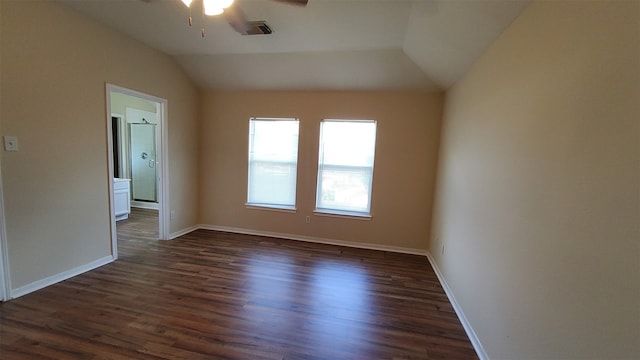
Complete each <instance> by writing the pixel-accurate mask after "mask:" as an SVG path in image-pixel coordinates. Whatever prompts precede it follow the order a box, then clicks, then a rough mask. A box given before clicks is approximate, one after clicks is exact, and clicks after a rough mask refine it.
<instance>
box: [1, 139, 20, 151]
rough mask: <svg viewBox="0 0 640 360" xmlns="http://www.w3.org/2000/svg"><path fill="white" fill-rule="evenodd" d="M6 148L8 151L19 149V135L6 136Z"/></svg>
mask: <svg viewBox="0 0 640 360" xmlns="http://www.w3.org/2000/svg"><path fill="white" fill-rule="evenodd" d="M4 149H5V150H6V151H18V137H17V136H5V137H4Z"/></svg>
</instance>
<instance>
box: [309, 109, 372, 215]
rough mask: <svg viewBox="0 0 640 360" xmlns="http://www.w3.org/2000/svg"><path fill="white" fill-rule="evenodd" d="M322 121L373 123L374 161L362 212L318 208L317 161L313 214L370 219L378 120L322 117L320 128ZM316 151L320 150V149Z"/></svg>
mask: <svg viewBox="0 0 640 360" xmlns="http://www.w3.org/2000/svg"><path fill="white" fill-rule="evenodd" d="M323 122H351V123H358V122H360V123H373V124H375V126H376V135H375V137H376V139H375V142H374V149H373V152H374V162H373V164H372V166H371V183H370V184H369V186H370V193H369V209H368V211H367V212H363V211H352V210H337V209H329V208H318V207H317V206H318V197H319V196H320V189H321V186H322V181H321V180H320V163H318V170H317V174H316V176H317V179H316V199H315V206H316V207H315V209H314V210H313V212H314V214H315V215H319V216H330V217H341V218H352V219H362V220H370V219H371V218H372V215H371V205H372V202H373V174H374V168H375V153H376V146H375V143H377V140H378V139H377V138H378V121H377V120H371V119H322V120H321V121H320V129H322V123H323ZM320 132H322V130H320ZM318 151H321V150H320V149H319V150H318ZM323 166H324V167H327V165H323ZM328 167H335V168H353V169H360V168H367V169H369V167H368V166H366V167H363V166H348V165H328Z"/></svg>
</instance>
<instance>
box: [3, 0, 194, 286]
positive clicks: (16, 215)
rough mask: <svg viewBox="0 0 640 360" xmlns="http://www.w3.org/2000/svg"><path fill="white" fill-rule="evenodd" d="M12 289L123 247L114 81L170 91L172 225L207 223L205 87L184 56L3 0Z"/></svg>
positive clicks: (60, 12)
mask: <svg viewBox="0 0 640 360" xmlns="http://www.w3.org/2000/svg"><path fill="white" fill-rule="evenodd" d="M0 4H1V5H0V6H2V11H1V16H2V18H1V26H2V28H1V41H2V54H1V56H2V58H1V66H2V68H1V74H2V84H1V91H2V100H1V103H2V104H1V107H0V109H1V111H2V112H1V113H0V125H1V130H2V135H16V136H18V139H19V143H20V151H19V152H4V151H2V176H3V179H2V181H3V186H4V196H5V198H4V200H5V203H4V206H5V211H6V230H7V242H8V253H9V262H10V274H11V283H12V288H13V289H16V288H18V287H22V286H24V285H28V284H30V283H32V282H34V281H38V280H42V279H44V278H47V277H49V276H53V275H56V274H59V273H61V272H64V271H67V270H71V269H74V268H77V267H79V266H82V265H84V264H87V263H89V262H91V261H93V260H96V259H99V258H102V257H105V256H108V255H109V254H110V253H111V246H110V226H109V204H108V199H109V197H108V179H109V174H108V171H107V132H106V118H105V117H106V109H107V107H106V104H105V102H106V95H105V83H107V82H108V83H112V84H116V85H120V86H123V87H127V88H131V89H134V90H137V91H141V92H145V93H148V94H151V95H155V96H158V97H162V98H166V99H168V127H169V164H170V165H169V167H170V168H169V177H170V179H169V185H170V191H169V192H170V195H169V196H170V199H169V200H170V207H171V209H173V210H175V211H176V219H175V220H174V221H173V222H172V223H171V231H178V230H180V229H183V228H186V227H189V226H193V225H195V224H196V219H197V215H196V212H197V206H195V204H196V202H197V197H196V195H197V194H196V191H197V190H196V187H197V186H196V183H197V160H195V159H196V158H197V144H196V136H197V127H198V125H197V121H198V106H197V104H198V93H197V90H196V89H195V88H194V86H193V85H192V84H191V83H190V81H189V80H188V79H187V77H186V76H185V75H184V74H183V72H182V71H181V70H180V69H179V68H178V67H177V66H176V65H175V64H174V63H173V62H172V60H171V59H170V58H169V57H167V56H165V55H162V54H160V53H158V52H156V51H154V50H151V49H149V48H147V47H145V46H142V45H140V44H139V43H137V42H134V41H132V40H128V39H127V38H125V37H123V36H121V35H119V34H117V33H115V32H114V31H112V30H109V29H107V28H105V27H103V26H101V25H98V24H96V23H94V22H91V21H90V20H87V19H86V18H85V17H84V16H82V15H79V14H77V13H75V12H74V11H72V10H69V9H67V8H66V7H64V6H62V5H58V4H56V3H53V2H49V1H46V2H40V1H2V2H1V3H0Z"/></svg>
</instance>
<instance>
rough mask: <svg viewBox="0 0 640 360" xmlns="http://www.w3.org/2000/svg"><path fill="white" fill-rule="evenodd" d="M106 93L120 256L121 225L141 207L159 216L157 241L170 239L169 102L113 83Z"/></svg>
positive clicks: (114, 231) (113, 208)
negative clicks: (119, 231)
mask: <svg viewBox="0 0 640 360" xmlns="http://www.w3.org/2000/svg"><path fill="white" fill-rule="evenodd" d="M106 93H107V130H108V133H109V134H108V139H109V141H108V145H109V149H108V154H109V184H110V185H109V187H110V199H111V229H112V248H113V253H114V255H115V256H116V257H117V224H121V222H124V221H127V219H130V215H131V214H132V213H134V212H137V211H138V209H139V208H142V209H151V210H149V211H148V212H149V213H156V214H157V218H158V221H157V223H158V227H157V239H161V240H164V239H167V238H168V236H169V229H168V222H167V219H168V216H167V213H166V212H167V211H166V209H168V208H169V207H168V206H167V200H168V189H167V178H168V168H167V130H166V118H165V116H166V108H167V100H165V99H162V98H158V97H155V96H152V95H148V94H144V93H141V92H138V91H135V90H131V89H127V88H123V87H119V86H116V85H112V84H107V91H106ZM114 184H115V185H114ZM125 192H126V193H125ZM123 193H125V194H124V195H123ZM114 194H115V195H114ZM123 201H124V202H123Z"/></svg>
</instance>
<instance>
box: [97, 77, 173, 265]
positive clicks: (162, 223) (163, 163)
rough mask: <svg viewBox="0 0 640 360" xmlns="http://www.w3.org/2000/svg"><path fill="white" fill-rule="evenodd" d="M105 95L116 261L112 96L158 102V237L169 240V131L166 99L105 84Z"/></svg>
mask: <svg viewBox="0 0 640 360" xmlns="http://www.w3.org/2000/svg"><path fill="white" fill-rule="evenodd" d="M106 85H107V86H106V93H107V114H106V115H107V122H106V123H107V147H108V148H107V154H108V164H107V165H108V182H109V212H110V217H111V249H112V255H113V257H114V259H117V258H118V236H117V233H116V217H115V210H114V204H113V180H112V179H113V131H112V127H111V116H112V111H111V93H112V92H117V93H120V94H125V95H129V96H134V97H137V98H141V99H144V100H148V101H152V102H155V103H157V104H158V105H159V106H157V108H158V130H159V134H158V143H157V148H158V153H157V154H156V156H157V159H156V160H157V163H158V173H157V177H158V206H159V209H158V210H159V211H158V223H159V224H158V238H159V239H160V240H167V239H169V221H168V219H169V181H168V180H169V166H168V153H169V151H168V146H167V144H168V132H167V121H166V120H167V119H166V114H167V100H166V99H163V98H159V97H156V96H153V95H149V94H145V93H142V92H139V91H135V90H131V89H127V88H124V87H121V86H117V85H113V84H109V83H107V84H106Z"/></svg>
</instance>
